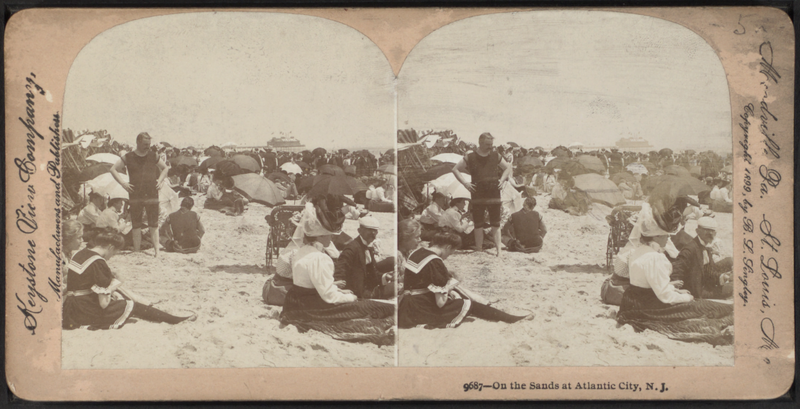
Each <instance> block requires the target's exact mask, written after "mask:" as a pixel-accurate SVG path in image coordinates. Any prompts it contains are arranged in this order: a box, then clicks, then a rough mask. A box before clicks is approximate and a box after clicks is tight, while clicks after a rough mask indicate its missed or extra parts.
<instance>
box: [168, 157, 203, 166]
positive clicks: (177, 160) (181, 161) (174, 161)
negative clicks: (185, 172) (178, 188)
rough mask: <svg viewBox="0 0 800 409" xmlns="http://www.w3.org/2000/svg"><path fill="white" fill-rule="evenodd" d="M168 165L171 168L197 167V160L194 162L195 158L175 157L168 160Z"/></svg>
mask: <svg viewBox="0 0 800 409" xmlns="http://www.w3.org/2000/svg"><path fill="white" fill-rule="evenodd" d="M169 163H170V164H171V165H172V166H180V165H186V166H197V160H195V158H193V157H191V156H176V157H174V158H171V159H170V160H169Z"/></svg>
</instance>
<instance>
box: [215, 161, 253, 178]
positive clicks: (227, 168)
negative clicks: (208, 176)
mask: <svg viewBox="0 0 800 409" xmlns="http://www.w3.org/2000/svg"><path fill="white" fill-rule="evenodd" d="M214 169H216V170H217V174H222V175H225V176H235V175H241V174H242V173H248V172H250V171H249V170H243V169H242V168H240V167H239V165H237V164H236V163H235V162H233V161H230V160H221V161H219V162H217V164H216V165H214Z"/></svg>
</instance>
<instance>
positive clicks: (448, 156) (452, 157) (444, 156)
mask: <svg viewBox="0 0 800 409" xmlns="http://www.w3.org/2000/svg"><path fill="white" fill-rule="evenodd" d="M461 159H464V157H463V156H461V155H459V154H457V153H440V154H438V155H436V156H434V157H432V158H431V160H438V161H439V162H447V163H458V162H461Z"/></svg>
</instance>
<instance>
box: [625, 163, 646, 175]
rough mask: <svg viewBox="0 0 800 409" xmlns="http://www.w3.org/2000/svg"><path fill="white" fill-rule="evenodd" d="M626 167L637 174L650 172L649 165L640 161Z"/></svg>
mask: <svg viewBox="0 0 800 409" xmlns="http://www.w3.org/2000/svg"><path fill="white" fill-rule="evenodd" d="M625 169H628V170H629V171H630V172H632V173H635V174H637V175H646V174H648V172H649V171H648V170H647V166H645V165H643V164H641V163H639V162H636V163H631V164H629V165H628V166H625Z"/></svg>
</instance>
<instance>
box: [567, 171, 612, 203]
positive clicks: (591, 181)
mask: <svg viewBox="0 0 800 409" xmlns="http://www.w3.org/2000/svg"><path fill="white" fill-rule="evenodd" d="M574 180H575V188H576V189H580V190H582V191H584V192H586V194H587V195H588V196H589V199H591V201H593V202H597V203H601V204H604V205H607V206H610V207H614V206H616V205H620V204H624V203H625V197H624V196H622V192H621V191H620V190H619V188H618V187H617V185H615V184H614V182H612V181H610V180H608V179H606V178H604V177H602V176H600V175H598V174H594V173H586V174H583V175H578V176H575V177H574Z"/></svg>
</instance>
